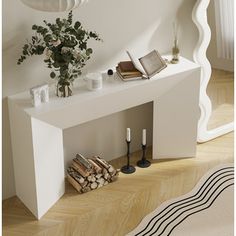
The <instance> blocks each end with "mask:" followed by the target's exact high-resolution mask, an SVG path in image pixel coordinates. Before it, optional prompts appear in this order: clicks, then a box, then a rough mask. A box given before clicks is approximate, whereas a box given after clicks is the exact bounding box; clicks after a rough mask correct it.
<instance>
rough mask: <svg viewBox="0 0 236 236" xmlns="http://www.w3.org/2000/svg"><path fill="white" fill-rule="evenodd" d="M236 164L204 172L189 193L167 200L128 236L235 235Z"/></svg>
mask: <svg viewBox="0 0 236 236" xmlns="http://www.w3.org/2000/svg"><path fill="white" fill-rule="evenodd" d="M233 185H234V166H233V164H224V165H220V166H218V167H216V168H214V169H212V170H210V171H209V172H208V173H207V174H205V175H204V176H203V177H202V178H201V180H200V181H199V182H198V184H197V185H196V186H195V187H194V189H193V190H192V191H191V192H189V193H188V194H186V195H183V196H180V197H178V198H176V199H172V200H170V201H167V202H164V203H163V204H162V205H161V206H160V207H158V208H157V209H156V210H154V211H153V212H152V213H150V214H149V215H147V216H146V217H145V218H144V219H143V220H142V221H141V223H140V224H139V225H138V227H137V228H135V229H134V230H133V231H132V232H130V233H129V234H128V235H127V236H151V235H155V236H168V235H172V236H231V235H232V236H233V235H234V234H233V223H234V222H233V208H234V203H233V195H234V191H233V189H234V187H233Z"/></svg>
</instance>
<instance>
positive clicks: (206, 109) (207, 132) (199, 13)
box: [192, 0, 234, 142]
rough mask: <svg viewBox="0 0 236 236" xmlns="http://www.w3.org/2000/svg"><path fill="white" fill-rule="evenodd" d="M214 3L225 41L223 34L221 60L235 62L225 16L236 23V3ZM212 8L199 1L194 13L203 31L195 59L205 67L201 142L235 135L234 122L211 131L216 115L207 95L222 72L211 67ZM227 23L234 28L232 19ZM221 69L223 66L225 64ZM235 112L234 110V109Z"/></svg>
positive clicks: (207, 0)
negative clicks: (235, 7) (235, 5)
mask: <svg viewBox="0 0 236 236" xmlns="http://www.w3.org/2000/svg"><path fill="white" fill-rule="evenodd" d="M212 2H214V4H215V19H216V22H218V23H217V24H218V25H217V26H218V30H222V32H223V37H222V33H221V34H219V35H221V38H219V39H218V40H217V43H216V44H217V50H216V51H217V57H227V58H229V59H233V47H232V44H233V42H231V45H229V44H228V43H226V41H225V40H224V37H225V36H226V34H227V33H229V32H230V30H228V29H225V28H226V27H225V26H224V25H223V23H224V22H223V20H224V19H225V16H228V17H231V18H232V19H233V13H232V11H233V7H231V4H233V0H212V1H211V3H212ZM209 4H210V0H197V1H196V4H195V6H194V9H193V12H192V18H193V21H194V23H195V24H196V26H197V28H198V31H199V40H198V43H197V46H196V48H195V50H194V55H193V56H194V61H195V62H196V63H198V64H199V65H200V66H201V67H202V73H201V85H200V104H199V106H200V110H201V115H200V119H199V124H198V142H206V141H208V140H211V139H214V138H216V137H218V136H221V135H224V134H226V133H228V132H230V131H232V130H233V128H234V124H233V122H229V123H226V124H224V125H220V126H218V127H214V128H212V129H208V123H209V120H210V117H211V115H212V112H213V109H212V102H211V100H210V98H209V96H208V94H207V87H208V84H209V81H210V78H211V75H212V71H213V76H214V75H215V74H217V73H218V72H219V71H218V70H215V69H213V70H212V67H211V64H210V62H209V61H208V59H207V49H208V47H209V44H210V40H211V29H210V26H209V25H208V18H207V9H208V7H209ZM217 7H218V8H219V9H218V10H220V11H219V13H218V12H217ZM223 7H225V8H226V9H225V10H224V9H223ZM227 10H228V11H227ZM224 11H225V12H226V15H224V16H222V15H219V14H223V12H224ZM230 12H231V13H230ZM227 22H228V24H227V27H229V26H230V25H231V22H230V19H228V20H227ZM232 24H233V20H232ZM220 26H221V29H220ZM212 32H213V31H212ZM214 33H215V31H214ZM232 63H233V62H232ZM220 65H221V66H222V63H221V64H220ZM221 70H222V68H221ZM225 70H228V68H225ZM218 74H220V73H218ZM232 79H233V76H232ZM208 89H209V88H208ZM232 89H233V88H232ZM208 92H209V91H208ZM232 93H233V91H232ZM232 102H233V101H232ZM231 109H233V105H232V108H231ZM223 112H224V111H223ZM232 120H233V118H232Z"/></svg>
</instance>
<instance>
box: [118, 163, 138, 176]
mask: <svg viewBox="0 0 236 236" xmlns="http://www.w3.org/2000/svg"><path fill="white" fill-rule="evenodd" d="M135 171H136V169H135V167H134V166H128V165H126V166H123V167H122V168H121V172H122V173H124V174H132V173H134V172H135Z"/></svg>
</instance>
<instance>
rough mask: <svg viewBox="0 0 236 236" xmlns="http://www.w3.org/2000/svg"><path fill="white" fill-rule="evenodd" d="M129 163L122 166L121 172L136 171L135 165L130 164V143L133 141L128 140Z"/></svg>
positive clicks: (130, 172) (129, 172)
mask: <svg viewBox="0 0 236 236" xmlns="http://www.w3.org/2000/svg"><path fill="white" fill-rule="evenodd" d="M126 143H127V165H125V166H123V167H122V168H121V172H122V173H124V174H132V173H134V172H135V171H136V169H135V167H134V166H132V165H130V143H131V141H127V140H126Z"/></svg>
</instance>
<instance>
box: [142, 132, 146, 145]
mask: <svg viewBox="0 0 236 236" xmlns="http://www.w3.org/2000/svg"><path fill="white" fill-rule="evenodd" d="M142 144H143V145H146V129H143V137H142Z"/></svg>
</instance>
